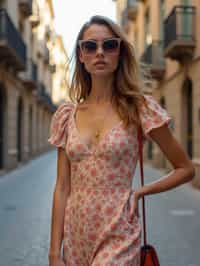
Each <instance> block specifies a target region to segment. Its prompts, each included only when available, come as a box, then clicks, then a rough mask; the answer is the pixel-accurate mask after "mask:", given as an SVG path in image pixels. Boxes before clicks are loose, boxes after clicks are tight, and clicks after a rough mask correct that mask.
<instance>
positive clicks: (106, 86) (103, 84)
mask: <svg viewBox="0 0 200 266" xmlns="http://www.w3.org/2000/svg"><path fill="white" fill-rule="evenodd" d="M112 88H113V79H111V78H110V79H103V78H102V77H101V78H100V79H96V78H95V79H92V88H91V93H90V95H89V96H88V98H87V102H88V103H94V104H100V103H104V102H108V101H109V102H110V101H111V97H112Z"/></svg>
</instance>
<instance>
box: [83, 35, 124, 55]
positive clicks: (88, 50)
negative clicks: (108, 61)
mask: <svg viewBox="0 0 200 266" xmlns="http://www.w3.org/2000/svg"><path fill="white" fill-rule="evenodd" d="M120 42H121V39H120V38H111V39H106V40H103V41H95V40H79V42H78V43H79V47H80V49H81V51H82V52H83V53H85V54H92V53H95V52H96V51H97V49H98V43H101V47H102V49H103V51H104V52H105V53H113V52H116V51H117V50H118V49H119V47H120Z"/></svg>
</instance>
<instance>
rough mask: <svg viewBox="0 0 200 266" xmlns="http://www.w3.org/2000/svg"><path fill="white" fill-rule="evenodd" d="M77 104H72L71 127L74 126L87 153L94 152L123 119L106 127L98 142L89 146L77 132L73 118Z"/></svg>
mask: <svg viewBox="0 0 200 266" xmlns="http://www.w3.org/2000/svg"><path fill="white" fill-rule="evenodd" d="M77 107H78V104H75V105H74V109H73V112H72V122H73V127H74V128H75V131H76V134H77V136H78V139H79V141H80V142H81V143H82V145H84V147H85V148H86V150H87V151H88V152H89V153H94V152H95V151H96V150H97V149H98V148H99V147H100V146H101V145H102V143H103V142H104V140H105V139H106V138H107V137H108V136H109V135H110V134H111V133H112V131H113V130H115V129H117V128H119V127H120V126H121V124H122V123H123V120H120V121H119V122H117V123H116V124H115V125H114V126H113V127H111V128H110V129H108V130H107V131H106V133H105V134H104V135H103V136H102V137H101V138H100V140H99V141H98V143H97V144H96V145H92V146H91V148H90V147H89V146H88V144H87V142H86V140H85V139H84V138H83V137H82V136H81V133H80V132H79V129H78V128H77V125H76V119H75V115H76V110H77Z"/></svg>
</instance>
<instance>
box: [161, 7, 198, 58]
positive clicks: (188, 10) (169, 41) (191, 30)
mask: <svg viewBox="0 0 200 266" xmlns="http://www.w3.org/2000/svg"><path fill="white" fill-rule="evenodd" d="M195 24H196V9H195V7H193V6H175V7H174V8H173V10H172V12H171V13H170V14H169V16H168V17H167V18H166V20H165V22H164V34H165V42H164V54H165V57H169V58H171V59H173V60H177V61H179V62H180V63H184V62H185V61H188V60H190V59H191V58H192V57H193V54H194V49H195V46H196V39H195Z"/></svg>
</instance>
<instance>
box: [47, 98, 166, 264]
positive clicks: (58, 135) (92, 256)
mask: <svg viewBox="0 0 200 266" xmlns="http://www.w3.org/2000/svg"><path fill="white" fill-rule="evenodd" d="M144 97H145V100H146V103H147V106H146V105H144V104H143V105H141V106H140V119H141V123H142V129H143V135H144V140H145V139H147V138H150V136H148V133H149V131H151V130H152V129H153V128H157V127H160V126H162V125H163V124H165V123H166V124H167V125H168V124H169V121H170V120H171V117H170V116H169V115H168V113H167V112H166V110H165V109H163V108H162V107H161V106H160V105H159V104H158V103H157V101H156V100H154V98H153V97H152V96H149V95H145V96H144ZM76 106H77V105H76V104H73V103H71V102H65V103H64V104H62V105H60V106H59V107H58V109H57V111H56V112H55V114H54V115H53V118H52V122H51V135H50V138H49V142H50V143H51V144H53V145H55V146H56V147H62V148H63V149H65V152H66V154H67V156H68V158H69V160H70V168H71V169H70V182H71V185H70V195H69V197H68V198H67V202H66V207H65V218H64V228H63V230H64V240H63V248H64V259H65V262H66V265H67V266H139V265H140V246H141V224H140V220H139V217H138V216H136V215H133V217H134V218H133V219H132V220H130V219H129V218H130V217H132V214H131V213H130V209H131V206H132V205H131V204H134V202H133V195H134V189H132V179H133V176H134V172H135V167H136V163H137V159H138V141H137V130H136V127H135V126H130V127H129V128H128V129H124V127H123V126H122V124H123V123H122V121H121V122H119V123H118V124H116V125H115V126H114V127H113V128H112V129H110V130H109V131H108V132H107V134H106V135H105V136H104V137H103V138H102V139H101V140H100V142H99V143H98V144H97V145H96V146H95V148H92V149H90V148H89V147H88V146H87V144H86V143H85V142H84V141H83V139H82V138H81V136H80V134H79V132H78V129H77V127H76V123H75V116H74V115H75V111H76Z"/></svg>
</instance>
